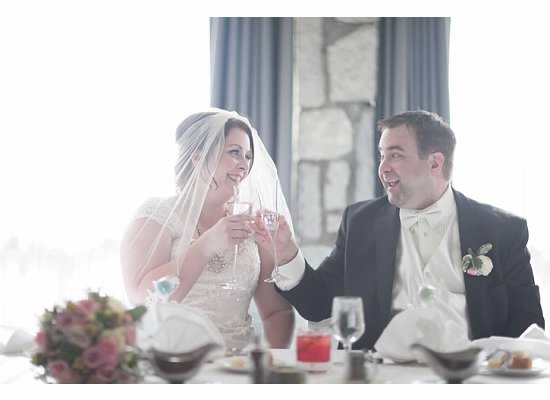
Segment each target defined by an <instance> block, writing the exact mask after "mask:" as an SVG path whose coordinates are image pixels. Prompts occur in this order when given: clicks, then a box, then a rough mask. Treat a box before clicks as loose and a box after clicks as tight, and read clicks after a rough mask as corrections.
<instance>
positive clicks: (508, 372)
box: [480, 359, 545, 377]
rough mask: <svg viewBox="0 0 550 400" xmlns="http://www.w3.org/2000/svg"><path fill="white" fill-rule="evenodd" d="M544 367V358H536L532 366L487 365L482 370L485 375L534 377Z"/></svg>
mask: <svg viewBox="0 0 550 400" xmlns="http://www.w3.org/2000/svg"><path fill="white" fill-rule="evenodd" d="M544 369H545V368H544V363H543V362H542V360H540V359H535V360H533V366H532V367H531V368H505V367H503V368H489V367H488V366H487V365H485V366H484V367H483V368H482V370H481V371H480V372H481V373H483V374H485V375H500V376H517V377H522V376H523V377H533V376H537V375H540V374H541V373H542V371H544Z"/></svg>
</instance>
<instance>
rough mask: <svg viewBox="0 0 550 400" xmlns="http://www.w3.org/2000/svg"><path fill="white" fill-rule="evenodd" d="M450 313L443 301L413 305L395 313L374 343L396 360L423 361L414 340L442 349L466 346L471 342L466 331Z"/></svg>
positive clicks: (461, 348) (443, 350)
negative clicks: (414, 346)
mask: <svg viewBox="0 0 550 400" xmlns="http://www.w3.org/2000/svg"><path fill="white" fill-rule="evenodd" d="M447 315H448V310H446V307H444V306H443V305H442V304H432V305H430V306H425V307H410V308H408V309H407V310H404V311H402V312H400V313H399V314H397V315H396V316H395V317H393V319H392V320H391V321H390V323H389V324H388V326H387V327H386V329H384V331H383V332H382V335H381V336H380V338H378V341H377V342H376V344H375V345H374V347H375V349H376V350H377V352H378V353H379V354H380V355H381V356H382V357H384V358H389V359H391V360H393V361H395V362H409V361H418V362H422V361H423V360H422V359H421V358H419V357H418V353H416V352H414V351H412V350H411V349H410V346H411V345H412V344H413V343H420V344H423V345H425V346H427V347H429V348H431V349H433V350H436V351H441V352H450V351H458V350H463V349H464V348H466V347H468V346H469V344H470V340H469V339H468V335H467V332H466V331H465V330H464V327H463V326H462V325H460V324H459V323H457V321H456V320H455V319H452V318H448V317H447Z"/></svg>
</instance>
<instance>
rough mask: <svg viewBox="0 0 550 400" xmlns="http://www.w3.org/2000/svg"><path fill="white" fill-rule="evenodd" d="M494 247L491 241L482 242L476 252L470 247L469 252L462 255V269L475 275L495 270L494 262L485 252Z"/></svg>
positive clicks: (484, 274) (487, 273) (485, 274)
mask: <svg viewBox="0 0 550 400" xmlns="http://www.w3.org/2000/svg"><path fill="white" fill-rule="evenodd" d="M492 248H493V245H492V244H491V243H485V244H482V245H481V246H480V247H479V249H478V250H477V252H475V253H474V252H473V251H472V249H470V248H469V249H468V254H466V255H465V256H464V257H462V270H463V271H464V272H466V273H467V274H468V275H473V276H479V275H483V276H487V275H489V274H490V273H491V271H492V270H493V262H492V261H491V259H490V258H489V257H487V256H486V255H485V254H487V253H488V252H489V251H491V249H492Z"/></svg>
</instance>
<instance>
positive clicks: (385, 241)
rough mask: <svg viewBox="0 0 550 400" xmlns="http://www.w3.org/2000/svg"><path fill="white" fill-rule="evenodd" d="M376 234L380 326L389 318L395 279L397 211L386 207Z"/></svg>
mask: <svg viewBox="0 0 550 400" xmlns="http://www.w3.org/2000/svg"><path fill="white" fill-rule="evenodd" d="M374 226H375V229H376V231H375V234H376V282H377V297H378V301H379V303H380V313H381V314H380V316H381V319H382V323H383V325H382V326H385V325H386V323H387V322H389V320H390V318H391V304H392V292H393V282H394V279H395V255H396V251H397V240H398V238H399V231H400V229H401V223H400V221H399V209H397V208H396V207H393V206H390V205H388V207H387V208H386V209H385V210H384V212H383V213H381V214H380V215H379V216H378V217H377V219H376V223H375V224H374Z"/></svg>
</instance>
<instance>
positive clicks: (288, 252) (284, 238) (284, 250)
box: [277, 215, 298, 265]
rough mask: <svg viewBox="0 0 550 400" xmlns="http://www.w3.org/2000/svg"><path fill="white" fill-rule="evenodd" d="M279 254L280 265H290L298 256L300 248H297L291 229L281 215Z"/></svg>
mask: <svg viewBox="0 0 550 400" xmlns="http://www.w3.org/2000/svg"><path fill="white" fill-rule="evenodd" d="M277 253H278V254H279V262H278V264H279V265H284V264H288V263H289V262H290V261H292V259H293V258H294V257H296V254H298V246H296V243H295V242H294V238H293V237H292V232H291V231H290V227H289V226H288V223H287V222H286V219H285V217H283V216H282V215H279V231H278V234H277Z"/></svg>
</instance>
